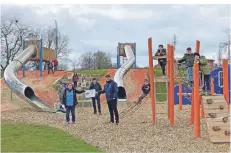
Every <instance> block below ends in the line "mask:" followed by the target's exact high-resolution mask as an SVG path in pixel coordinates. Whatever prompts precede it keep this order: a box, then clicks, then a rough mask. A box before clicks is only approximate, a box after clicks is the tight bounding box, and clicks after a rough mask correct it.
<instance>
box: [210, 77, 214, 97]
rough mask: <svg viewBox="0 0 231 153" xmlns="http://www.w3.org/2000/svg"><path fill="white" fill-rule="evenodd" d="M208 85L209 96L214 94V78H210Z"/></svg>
mask: <svg viewBox="0 0 231 153" xmlns="http://www.w3.org/2000/svg"><path fill="white" fill-rule="evenodd" d="M210 84H211V94H214V78H212V77H211V79H210Z"/></svg>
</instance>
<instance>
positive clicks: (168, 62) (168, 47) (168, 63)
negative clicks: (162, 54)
mask: <svg viewBox="0 0 231 153" xmlns="http://www.w3.org/2000/svg"><path fill="white" fill-rule="evenodd" d="M169 50H170V45H169V44H168V45H167V67H168V69H167V72H168V73H167V76H168V77H169V68H170V66H169V65H170V61H169V60H170V58H169V57H170V56H169V52H170V51H169ZM167 90H168V93H167V95H168V119H169V120H170V94H169V93H170V92H169V91H170V86H169V82H168V89H167Z"/></svg>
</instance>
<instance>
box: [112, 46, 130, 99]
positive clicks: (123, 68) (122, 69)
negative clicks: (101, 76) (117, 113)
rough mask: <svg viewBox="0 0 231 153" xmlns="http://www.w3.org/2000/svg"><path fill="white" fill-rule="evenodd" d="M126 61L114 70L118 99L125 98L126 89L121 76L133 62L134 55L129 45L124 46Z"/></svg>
mask: <svg viewBox="0 0 231 153" xmlns="http://www.w3.org/2000/svg"><path fill="white" fill-rule="evenodd" d="M124 50H125V54H126V57H127V61H126V62H125V63H124V64H123V65H122V66H121V67H120V68H119V69H118V70H117V71H116V73H115V76H114V81H115V82H116V83H117V85H118V99H126V98H127V95H126V90H125V88H124V82H123V78H124V75H125V74H126V73H127V72H128V70H129V69H130V68H131V67H132V66H133V64H134V62H135V56H134V53H133V50H132V48H131V46H130V45H125V46H124Z"/></svg>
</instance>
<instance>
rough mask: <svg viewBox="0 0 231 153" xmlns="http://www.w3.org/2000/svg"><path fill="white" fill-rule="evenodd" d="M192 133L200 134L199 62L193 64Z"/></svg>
mask: <svg viewBox="0 0 231 153" xmlns="http://www.w3.org/2000/svg"><path fill="white" fill-rule="evenodd" d="M193 80H194V87H193V90H194V95H193V96H194V135H195V136H196V137H199V136H200V101H199V96H200V95H199V64H198V63H196V64H194V73H193Z"/></svg>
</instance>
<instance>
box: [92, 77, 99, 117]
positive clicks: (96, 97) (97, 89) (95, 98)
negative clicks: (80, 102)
mask: <svg viewBox="0 0 231 153" xmlns="http://www.w3.org/2000/svg"><path fill="white" fill-rule="evenodd" d="M93 89H95V92H96V93H98V92H99V91H101V90H102V88H101V85H100V84H99V83H98V82H97V80H96V78H93V80H92V83H91V85H90V90H93ZM91 99H92V105H93V109H94V114H97V110H96V102H95V101H97V106H98V112H99V115H101V106H100V94H96V95H95V97H92V98H91Z"/></svg>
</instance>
